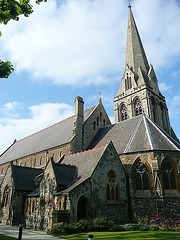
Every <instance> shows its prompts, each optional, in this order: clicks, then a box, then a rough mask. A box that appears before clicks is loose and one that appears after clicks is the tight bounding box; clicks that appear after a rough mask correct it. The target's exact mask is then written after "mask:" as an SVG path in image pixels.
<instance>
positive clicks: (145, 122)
mask: <svg viewBox="0 0 180 240" xmlns="http://www.w3.org/2000/svg"><path fill="white" fill-rule="evenodd" d="M143 120H144V124H145V128H146V132H147V135H148V140H149V143H150V147H151V150H154V145H153V141H152V138H151V134H150V131H149V126H148V124H147V120H146V118H145V116H144V115H143Z"/></svg>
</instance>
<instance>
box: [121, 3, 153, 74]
mask: <svg viewBox="0 0 180 240" xmlns="http://www.w3.org/2000/svg"><path fill="white" fill-rule="evenodd" d="M126 65H128V66H129V67H130V68H131V67H132V68H133V72H135V73H136V74H138V69H139V67H141V68H142V70H144V71H145V72H146V73H148V70H149V64H148V61H147V57H146V54H145V51H144V48H143V45H142V42H141V38H140V36H139V32H138V29H137V26H136V23H135V20H134V17H133V14H132V11H131V6H130V5H129V16H128V28H127V40H126V60H125V67H126Z"/></svg>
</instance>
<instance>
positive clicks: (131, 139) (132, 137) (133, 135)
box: [123, 117, 142, 153]
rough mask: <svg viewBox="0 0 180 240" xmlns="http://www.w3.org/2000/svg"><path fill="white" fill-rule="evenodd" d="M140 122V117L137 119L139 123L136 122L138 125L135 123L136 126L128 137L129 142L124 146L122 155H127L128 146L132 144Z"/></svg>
mask: <svg viewBox="0 0 180 240" xmlns="http://www.w3.org/2000/svg"><path fill="white" fill-rule="evenodd" d="M141 122H142V117H141V118H140V119H139V121H138V123H137V125H136V127H135V130H134V131H133V134H132V135H131V137H130V139H129V142H128V144H127V145H126V148H125V149H124V152H123V153H127V151H128V149H129V148H130V145H131V143H132V141H133V139H134V137H135V135H136V133H137V130H138V128H139V126H140V124H141Z"/></svg>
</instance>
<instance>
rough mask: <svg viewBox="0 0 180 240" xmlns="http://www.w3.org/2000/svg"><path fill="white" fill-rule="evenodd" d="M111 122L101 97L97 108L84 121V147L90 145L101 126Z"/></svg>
mask: <svg viewBox="0 0 180 240" xmlns="http://www.w3.org/2000/svg"><path fill="white" fill-rule="evenodd" d="M110 124H111V122H110V120H109V117H108V115H107V113H106V111H105V109H104V107H103V104H102V102H101V99H100V100H99V103H98V105H97V106H96V108H95V109H94V110H93V112H92V113H91V115H90V116H89V117H88V119H86V121H85V122H84V149H86V148H87V147H88V145H89V144H90V142H91V141H92V139H93V138H94V136H95V135H96V133H97V132H98V130H99V129H100V128H102V127H105V126H108V125H110Z"/></svg>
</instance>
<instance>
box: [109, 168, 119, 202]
mask: <svg viewBox="0 0 180 240" xmlns="http://www.w3.org/2000/svg"><path fill="white" fill-rule="evenodd" d="M106 199H107V200H109V201H117V200H119V181H118V178H117V175H116V173H115V171H114V170H110V171H109V172H108V175H107V183H106Z"/></svg>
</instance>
